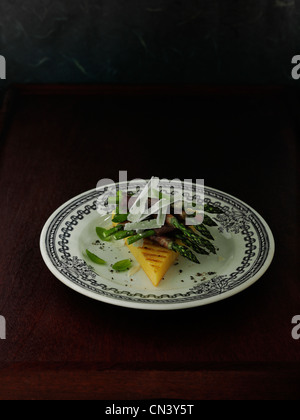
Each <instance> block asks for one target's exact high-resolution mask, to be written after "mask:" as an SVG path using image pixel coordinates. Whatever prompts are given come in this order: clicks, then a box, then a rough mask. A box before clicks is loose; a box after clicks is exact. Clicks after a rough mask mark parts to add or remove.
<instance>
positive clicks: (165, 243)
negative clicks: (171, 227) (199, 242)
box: [150, 236, 200, 264]
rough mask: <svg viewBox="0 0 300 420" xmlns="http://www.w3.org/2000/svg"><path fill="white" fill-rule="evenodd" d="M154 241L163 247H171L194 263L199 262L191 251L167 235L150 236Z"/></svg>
mask: <svg viewBox="0 0 300 420" xmlns="http://www.w3.org/2000/svg"><path fill="white" fill-rule="evenodd" d="M150 239H151V240H153V241H154V242H157V243H158V244H159V245H160V246H162V247H163V248H167V249H171V250H172V251H175V252H178V253H179V254H180V255H182V256H183V257H184V258H187V259H188V260H190V261H193V262H194V263H196V264H200V262H199V261H198V258H197V257H196V256H195V255H194V254H193V252H192V251H191V250H190V249H189V248H187V247H186V246H183V245H179V244H178V243H177V242H175V241H173V240H172V239H170V238H168V237H167V236H152V237H151V238H150Z"/></svg>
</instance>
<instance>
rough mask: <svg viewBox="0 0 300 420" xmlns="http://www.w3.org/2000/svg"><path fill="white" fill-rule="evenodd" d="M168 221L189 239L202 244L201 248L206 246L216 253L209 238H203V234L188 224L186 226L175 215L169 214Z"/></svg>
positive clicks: (199, 244)
mask: <svg viewBox="0 0 300 420" xmlns="http://www.w3.org/2000/svg"><path fill="white" fill-rule="evenodd" d="M166 222H167V224H168V225H171V226H174V227H175V228H176V229H179V230H180V231H181V232H182V233H183V234H184V236H185V237H186V238H187V239H189V240H190V241H192V242H193V243H195V244H196V245H198V246H200V248H202V247H203V246H204V248H207V249H208V250H209V251H211V252H213V253H214V254H215V253H216V249H215V247H214V246H213V244H212V243H211V242H209V240H208V239H205V238H203V237H202V236H200V235H198V234H196V233H195V232H193V231H192V230H191V229H190V228H189V227H188V226H185V225H184V224H183V223H180V222H179V221H178V220H177V219H176V217H175V216H173V215H170V214H169V215H168V216H167V218H166Z"/></svg>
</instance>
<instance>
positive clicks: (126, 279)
mask: <svg viewBox="0 0 300 420" xmlns="http://www.w3.org/2000/svg"><path fill="white" fill-rule="evenodd" d="M113 187H115V184H114V185H107V186H106V187H103V190H101V191H97V190H96V189H93V190H90V191H87V192H85V193H83V194H80V195H79V196H77V197H75V198H73V199H72V200H70V201H68V202H67V203H66V204H64V205H63V206H61V207H60V208H59V209H58V210H57V211H55V213H54V214H53V215H52V216H51V217H50V218H49V220H48V221H47V223H46V224H45V226H44V228H43V231H42V234H41V238H40V248H41V253H42V256H43V259H44V261H45V263H46V265H47V267H48V268H49V270H50V271H51V272H52V273H53V274H54V276H55V277H57V278H58V279H59V280H60V281H62V282H63V283H64V284H65V285H67V286H68V287H70V288H71V289H73V290H75V291H77V292H79V293H81V294H83V295H85V296H88V297H90V298H93V299H96V300H99V301H102V302H106V303H109V304H114V305H118V306H124V307H130V308H137V309H151V310H171V309H183V308H191V307H196V306H201V305H206V304H210V303H213V302H217V301H220V300H222V299H226V298H228V297H230V296H233V295H235V294H237V293H239V292H241V291H242V290H244V289H246V288H248V287H249V286H251V285H252V284H253V283H255V282H256V281H257V280H258V279H259V278H260V277H261V276H262V275H263V274H264V273H265V271H266V270H267V268H268V267H269V265H270V264H271V261H272V259H273V256H274V250H275V244H274V239H273V235H272V232H271V230H270V228H269V227H268V225H267V223H266V222H265V221H264V220H263V218H262V217H261V216H260V215H259V214H258V213H257V212H256V211H255V210H253V209H252V208H250V207H249V206H248V205H247V204H245V203H243V202H242V201H240V200H238V199H237V198H235V197H233V196H231V195H229V194H226V193H224V192H221V191H218V190H216V189H213V188H210V187H205V202H206V203H211V204H213V205H215V206H218V207H220V208H221V209H222V210H223V214H219V215H211V216H212V218H213V219H215V221H216V222H217V223H218V226H217V227H212V228H209V230H210V232H211V233H212V235H213V236H214V238H215V242H214V243H215V245H216V247H217V248H218V251H217V255H213V254H210V255H209V256H202V255H200V256H198V258H199V260H200V262H201V264H200V265H199V264H194V263H192V262H190V261H188V260H186V259H184V258H182V257H179V260H178V264H177V265H176V264H175V265H174V266H173V267H171V268H170V269H169V271H168V272H167V274H166V275H165V277H164V279H163V280H162V281H161V283H160V285H159V286H158V287H154V286H152V283H151V282H150V280H149V279H148V277H147V276H146V274H145V273H144V271H143V270H142V269H141V270H139V271H138V272H137V273H135V274H134V275H132V276H129V275H128V272H125V273H116V272H114V271H113V270H112V268H111V265H112V264H113V263H115V262H116V261H119V260H121V259H127V258H132V259H133V261H134V264H135V260H134V258H133V257H132V256H131V254H130V253H129V251H128V249H127V248H126V247H125V246H120V245H121V243H120V241H119V242H118V243H116V242H115V241H114V242H113V243H110V242H105V243H103V242H99V243H98V242H97V241H98V239H99V238H98V237H97V235H96V231H95V228H96V227H97V226H103V225H105V224H106V225H107V226H108V225H110V224H111V221H110V220H108V219H109V218H108V217H103V216H100V215H99V213H98V212H97V200H98V199H99V198H100V200H101V196H102V195H103V196H104V192H107V191H108V190H109V189H110V188H113ZM117 187H118V188H119V189H121V190H122V189H124V188H127V184H126V183H119V184H117ZM186 187H187V186H186V185H185V188H186ZM189 188H190V191H191V193H192V192H193V191H194V190H195V185H193V184H190V186H189ZM122 242H123V241H122ZM86 249H89V250H90V251H91V252H93V253H94V254H97V255H98V256H99V257H101V258H103V259H104V260H105V261H107V263H108V264H107V265H105V266H100V265H96V264H93V263H92V262H90V261H89V260H88V259H87V257H85V256H84V255H85V250H86Z"/></svg>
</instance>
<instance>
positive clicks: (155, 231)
mask: <svg viewBox="0 0 300 420" xmlns="http://www.w3.org/2000/svg"><path fill="white" fill-rule="evenodd" d="M139 197H140V196H139V195H137V196H135V195H134V194H128V193H122V191H119V192H118V194H117V196H116V197H115V202H116V205H117V207H116V212H114V214H113V215H112V227H110V228H109V229H104V228H103V227H97V228H96V232H97V234H98V236H99V238H100V239H101V240H103V241H107V240H111V239H113V240H115V241H120V240H124V241H125V244H126V245H127V247H128V248H129V250H130V252H131V254H132V256H133V257H134V258H135V259H136V260H137V262H138V263H139V265H140V266H141V267H142V269H143V270H144V271H145V273H146V274H147V276H148V277H149V279H150V280H151V282H152V284H153V285H154V286H155V287H157V286H158V285H159V283H160V281H161V280H162V278H163V277H164V275H165V274H166V273H167V271H168V270H169V268H170V267H171V266H172V265H173V264H174V263H175V261H176V260H177V259H178V256H179V255H181V256H182V257H184V258H186V259H188V260H189V261H192V262H193V263H194V264H200V260H199V258H200V256H201V255H209V254H210V253H213V254H216V247H215V245H214V244H213V242H214V237H213V236H212V234H211V232H210V231H209V227H212V226H217V223H216V222H215V221H214V220H213V219H212V218H211V217H210V216H209V215H208V214H207V213H209V214H221V213H222V210H221V209H220V208H219V207H216V206H212V205H208V204H204V206H203V208H204V215H203V211H198V212H197V211H194V220H193V224H192V225H188V224H186V221H187V220H189V218H188V217H187V214H186V212H185V211H184V210H182V209H183V205H182V202H181V203H180V209H181V210H180V212H178V211H176V209H179V205H178V197H177V201H176V203H172V201H171V199H170V197H166V196H164V200H165V202H166V200H167V202H168V206H167V207H168V208H166V206H165V207H164V208H163V207H162V206H163V204H164V203H165V202H164V201H162V200H159V199H151V198H148V204H149V207H150V211H149V209H147V210H148V213H147V214H145V213H143V212H140V214H139V215H138V213H137V212H134V208H135V205H136V203H137V201H138V200H139ZM181 200H182V198H181ZM121 202H123V207H124V202H125V204H126V205H125V208H126V209H128V212H126V213H120V204H121ZM130 202H131V204H130V205H129V203H130ZM159 203H161V206H159ZM191 204H193V203H191ZM153 206H155V208H156V210H157V211H155V212H153V211H151V208H153ZM139 207H140V206H139ZM159 210H161V212H160V211H159ZM163 211H165V213H164V214H162V213H163ZM137 218H139V220H141V219H142V221H138V222H136V220H137Z"/></svg>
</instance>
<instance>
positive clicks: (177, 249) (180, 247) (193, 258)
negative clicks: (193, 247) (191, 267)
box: [170, 241, 200, 264]
mask: <svg viewBox="0 0 300 420" xmlns="http://www.w3.org/2000/svg"><path fill="white" fill-rule="evenodd" d="M170 249H172V251H175V252H178V253H179V254H180V255H182V256H183V257H184V258H187V259H188V260H190V261H192V262H194V263H196V264H200V262H199V260H198V258H197V257H196V256H195V254H193V252H192V251H190V250H189V249H188V248H187V247H186V246H183V245H179V244H177V243H176V242H174V241H171V242H170Z"/></svg>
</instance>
